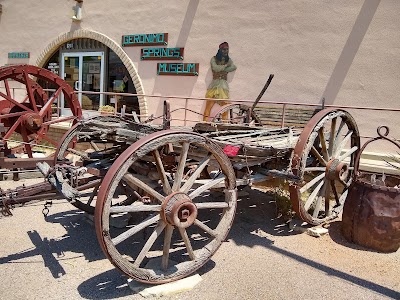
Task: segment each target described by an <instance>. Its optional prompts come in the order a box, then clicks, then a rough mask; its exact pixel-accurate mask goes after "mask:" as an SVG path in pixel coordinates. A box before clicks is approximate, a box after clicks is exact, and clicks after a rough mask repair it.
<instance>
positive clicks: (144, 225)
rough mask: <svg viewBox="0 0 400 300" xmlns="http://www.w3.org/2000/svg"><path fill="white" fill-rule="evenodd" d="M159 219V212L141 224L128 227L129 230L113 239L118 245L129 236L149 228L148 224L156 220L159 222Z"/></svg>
mask: <svg viewBox="0 0 400 300" xmlns="http://www.w3.org/2000/svg"><path fill="white" fill-rule="evenodd" d="M159 221H160V215H158V214H157V215H155V216H151V217H150V218H148V219H146V220H144V221H143V222H142V223H140V224H138V225H136V226H134V227H132V228H130V229H128V230H127V231H125V232H123V233H121V234H120V235H118V236H116V237H115V238H113V239H112V240H111V241H112V242H113V243H114V244H115V245H118V244H119V243H121V242H123V241H125V240H126V239H128V238H129V237H132V236H134V235H135V234H137V233H138V232H139V231H142V230H143V229H145V228H147V227H148V226H150V225H152V224H154V223H156V222H159Z"/></svg>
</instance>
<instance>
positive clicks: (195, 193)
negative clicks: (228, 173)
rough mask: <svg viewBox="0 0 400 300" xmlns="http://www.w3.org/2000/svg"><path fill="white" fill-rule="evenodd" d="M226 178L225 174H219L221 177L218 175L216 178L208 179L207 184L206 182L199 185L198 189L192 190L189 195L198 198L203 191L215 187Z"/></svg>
mask: <svg viewBox="0 0 400 300" xmlns="http://www.w3.org/2000/svg"><path fill="white" fill-rule="evenodd" d="M224 180H225V177H224V176H219V177H217V178H215V179H211V180H209V181H208V183H206V184H204V185H201V186H199V187H198V188H197V189H195V190H194V191H192V192H191V193H190V194H189V197H190V198H196V197H197V196H199V195H200V194H201V193H203V192H205V191H207V190H209V189H211V188H213V187H215V186H216V185H218V184H220V183H221V182H222V181H224Z"/></svg>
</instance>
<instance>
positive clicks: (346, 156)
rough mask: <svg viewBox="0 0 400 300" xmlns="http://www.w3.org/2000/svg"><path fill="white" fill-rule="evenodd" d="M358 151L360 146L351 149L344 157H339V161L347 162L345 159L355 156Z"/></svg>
mask: <svg viewBox="0 0 400 300" xmlns="http://www.w3.org/2000/svg"><path fill="white" fill-rule="evenodd" d="M358 149H359V147H358V146H354V147H353V148H351V149H350V150H349V151H347V152H346V153H344V154H343V155H341V156H340V157H339V161H342V160H345V159H346V158H348V157H349V156H350V155H352V154H354V153H355V152H356V151H357V150H358Z"/></svg>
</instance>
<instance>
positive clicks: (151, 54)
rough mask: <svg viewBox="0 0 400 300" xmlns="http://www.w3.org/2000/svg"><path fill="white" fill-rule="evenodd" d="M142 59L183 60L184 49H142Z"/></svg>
mask: <svg viewBox="0 0 400 300" xmlns="http://www.w3.org/2000/svg"><path fill="white" fill-rule="evenodd" d="M140 59H142V60H157V59H180V60H182V59H183V48H142V51H141V55H140Z"/></svg>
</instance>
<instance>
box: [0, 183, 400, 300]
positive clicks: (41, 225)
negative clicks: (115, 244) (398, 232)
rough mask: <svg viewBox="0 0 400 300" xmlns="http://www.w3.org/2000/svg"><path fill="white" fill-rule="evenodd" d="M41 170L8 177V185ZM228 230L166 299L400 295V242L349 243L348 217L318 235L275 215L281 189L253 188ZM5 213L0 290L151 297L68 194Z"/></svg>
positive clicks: (44, 295) (25, 294) (49, 295)
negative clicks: (192, 276)
mask: <svg viewBox="0 0 400 300" xmlns="http://www.w3.org/2000/svg"><path fill="white" fill-rule="evenodd" d="M38 180H39V181H40V180H42V179H24V180H21V181H19V182H12V181H2V182H0V187H1V188H3V189H4V188H11V187H12V186H16V185H22V184H23V183H24V184H26V185H29V184H31V183H32V182H35V181H36V182H37V181H38ZM241 195H242V196H241V197H240V199H239V202H238V209H237V215H236V218H235V222H234V225H233V227H232V230H231V231H230V234H229V236H228V239H227V241H226V242H224V243H223V244H222V245H221V247H220V249H219V250H218V251H217V252H216V254H215V255H214V256H213V257H212V259H211V260H210V261H209V262H208V263H207V264H206V265H205V266H203V267H202V268H201V269H200V270H199V274H200V275H201V276H202V279H203V280H202V282H201V283H200V284H198V285H197V286H196V287H195V288H194V289H193V290H191V291H187V292H183V293H180V294H176V295H172V296H164V297H163V299H206V300H208V299H400V268H399V267H400V251H397V252H396V253H389V254H384V253H377V252H374V251H370V250H368V249H365V248H363V247H360V246H357V245H354V244H350V243H348V242H347V241H346V240H345V239H344V238H343V236H342V235H341V233H340V227H341V222H340V220H337V221H335V222H332V223H331V224H330V226H329V234H327V235H324V236H322V237H319V238H315V237H312V236H309V235H307V234H306V233H300V232H299V231H293V230H290V228H289V227H288V226H287V225H285V224H284V223H283V222H282V220H281V219H277V218H276V207H275V204H274V202H273V198H271V196H268V195H267V194H264V193H261V192H260V191H257V190H250V189H249V188H246V189H245V192H243V193H241ZM42 210H43V203H35V204H30V205H26V206H25V207H21V208H19V207H18V208H15V209H14V210H13V213H14V216H13V217H1V218H0V274H1V284H0V295H1V296H0V298H1V299H142V296H140V295H139V294H134V293H133V292H132V291H131V290H130V289H129V287H128V286H127V278H126V277H125V276H123V275H122V274H120V273H119V272H118V271H117V270H115V269H114V268H113V266H112V265H111V264H110V262H109V261H108V260H107V259H106V258H105V256H104V254H103V253H102V251H101V249H100V247H99V245H98V242H97V239H96V235H95V230H94V226H93V223H92V222H91V221H90V220H89V219H88V218H87V217H86V216H85V214H84V213H82V212H80V211H78V210H76V209H75V208H74V207H73V206H71V205H70V204H69V203H67V202H66V201H64V200H62V201H54V203H53V205H52V207H50V213H49V215H48V217H47V218H46V219H45V218H44V217H43V216H42Z"/></svg>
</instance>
